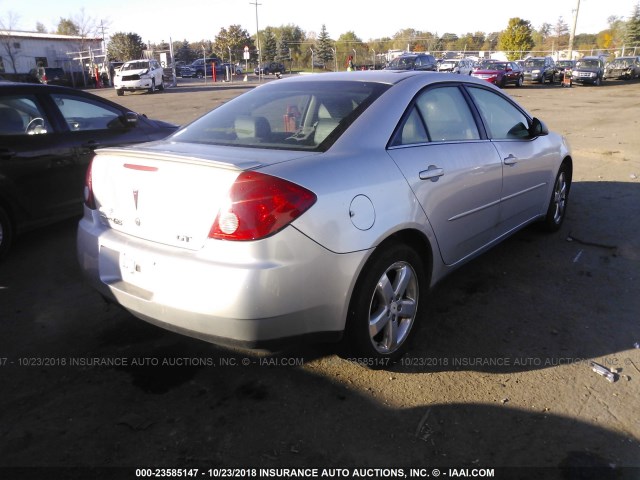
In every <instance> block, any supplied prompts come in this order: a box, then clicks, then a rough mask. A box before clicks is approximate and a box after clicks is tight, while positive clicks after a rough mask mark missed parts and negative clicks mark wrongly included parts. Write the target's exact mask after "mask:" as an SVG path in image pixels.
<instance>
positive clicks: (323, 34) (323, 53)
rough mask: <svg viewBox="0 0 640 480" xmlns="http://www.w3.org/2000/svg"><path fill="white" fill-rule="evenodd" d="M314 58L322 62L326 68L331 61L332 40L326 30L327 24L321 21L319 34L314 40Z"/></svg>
mask: <svg viewBox="0 0 640 480" xmlns="http://www.w3.org/2000/svg"><path fill="white" fill-rule="evenodd" d="M316 58H317V59H318V60H320V61H321V62H323V63H324V68H325V69H326V68H327V67H328V66H329V64H330V63H331V62H332V61H333V58H334V56H333V42H332V41H331V37H329V32H327V26H326V25H325V24H324V23H323V24H322V28H321V29H320V34H319V35H318V38H317V40H316Z"/></svg>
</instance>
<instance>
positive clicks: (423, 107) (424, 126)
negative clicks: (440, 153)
mask: <svg viewBox="0 0 640 480" xmlns="http://www.w3.org/2000/svg"><path fill="white" fill-rule="evenodd" d="M479 138H480V134H479V132H478V126H477V125H476V122H475V120H474V118H473V115H472V114H471V111H470V110H469V105H468V104H467V101H466V100H465V98H464V96H463V95H462V92H460V90H459V89H458V87H439V88H432V89H429V90H427V91H425V92H423V93H421V94H420V96H419V97H418V98H417V100H416V102H415V105H414V106H413V108H412V110H411V112H410V113H409V115H408V116H407V118H406V119H405V121H404V124H403V125H402V127H401V128H400V130H399V132H398V134H397V135H396V137H395V139H394V142H393V143H392V146H398V145H412V144H418V143H425V142H452V141H463V140H478V139H479Z"/></svg>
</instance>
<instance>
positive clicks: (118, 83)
mask: <svg viewBox="0 0 640 480" xmlns="http://www.w3.org/2000/svg"><path fill="white" fill-rule="evenodd" d="M113 88H115V89H116V93H117V94H118V95H119V96H122V95H124V92H125V91H127V92H134V91H136V90H147V91H148V92H149V93H153V92H155V91H156V90H160V91H162V90H164V69H163V68H162V66H161V65H160V62H158V61H157V60H153V59H150V60H149V59H140V60H131V61H129V62H125V63H124V64H123V65H122V66H121V67H120V69H119V70H118V71H116V76H115V78H114V80H113Z"/></svg>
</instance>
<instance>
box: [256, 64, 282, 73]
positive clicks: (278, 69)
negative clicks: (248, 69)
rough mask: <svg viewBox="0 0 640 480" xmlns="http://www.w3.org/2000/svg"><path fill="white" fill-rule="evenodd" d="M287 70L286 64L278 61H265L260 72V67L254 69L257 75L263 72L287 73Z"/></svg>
mask: <svg viewBox="0 0 640 480" xmlns="http://www.w3.org/2000/svg"><path fill="white" fill-rule="evenodd" d="M285 71H286V69H285V66H284V65H283V64H282V63H278V62H269V63H263V64H262V67H260V72H258V67H256V68H254V69H253V73H255V74H256V75H258V74H259V73H262V75H270V74H272V73H273V74H276V73H285Z"/></svg>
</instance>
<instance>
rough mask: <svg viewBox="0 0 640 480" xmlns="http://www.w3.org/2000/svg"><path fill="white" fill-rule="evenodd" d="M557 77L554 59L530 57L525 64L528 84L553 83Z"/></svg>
mask: <svg viewBox="0 0 640 480" xmlns="http://www.w3.org/2000/svg"><path fill="white" fill-rule="evenodd" d="M555 77H556V62H555V61H554V60H553V58H552V57H529V58H527V59H526V60H525V62H524V80H525V81H526V82H537V83H545V82H549V83H553V81H554V79H555Z"/></svg>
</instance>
